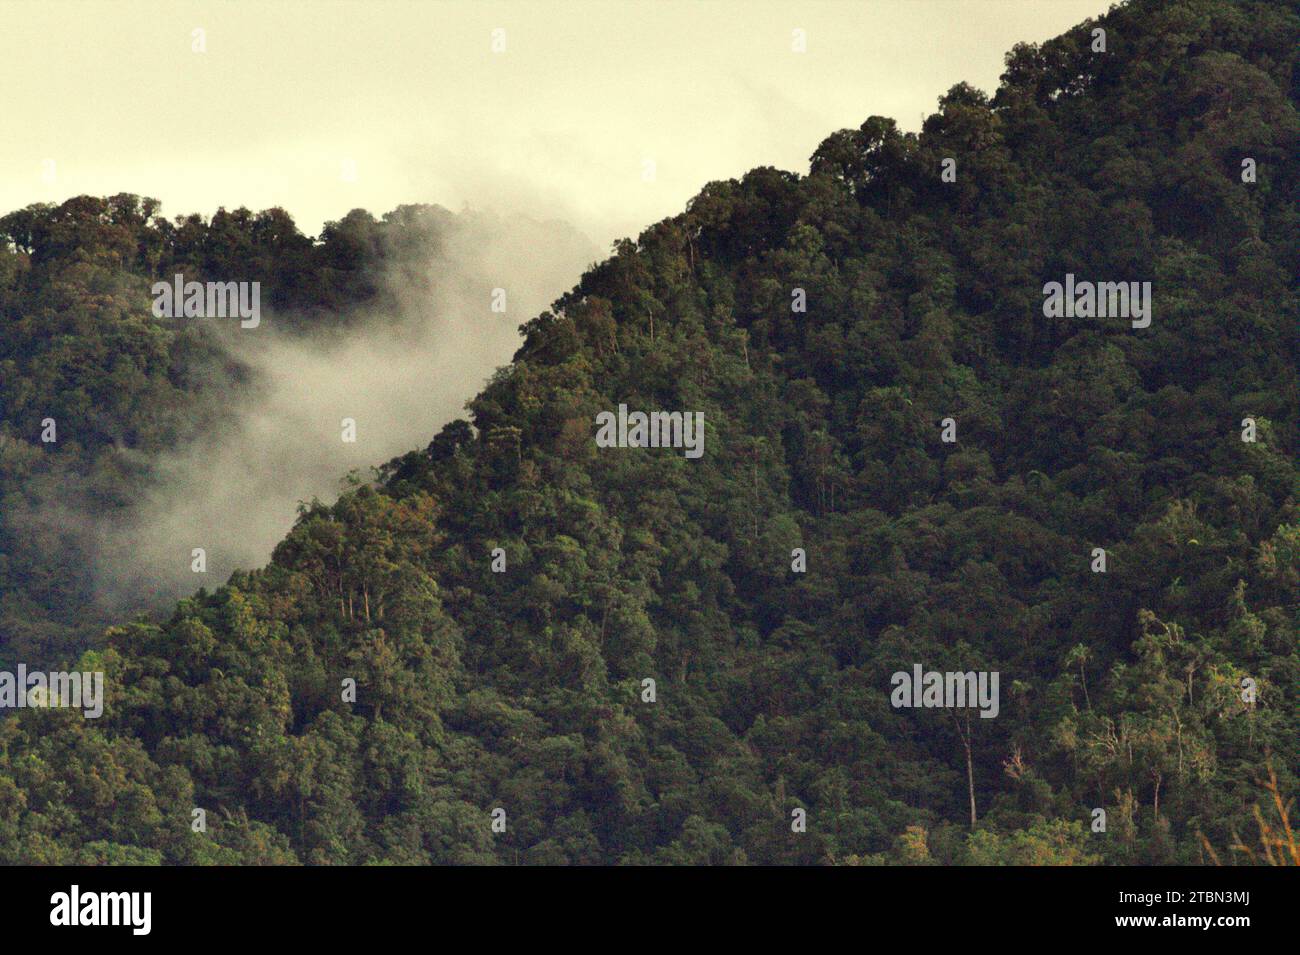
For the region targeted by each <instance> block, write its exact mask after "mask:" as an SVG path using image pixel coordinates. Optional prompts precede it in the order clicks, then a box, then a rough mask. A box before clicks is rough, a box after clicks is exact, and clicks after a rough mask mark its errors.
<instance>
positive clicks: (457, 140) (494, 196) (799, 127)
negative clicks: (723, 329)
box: [0, 0, 1109, 248]
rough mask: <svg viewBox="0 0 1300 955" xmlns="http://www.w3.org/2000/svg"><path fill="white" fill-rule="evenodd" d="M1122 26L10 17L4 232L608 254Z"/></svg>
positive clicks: (632, 13)
mask: <svg viewBox="0 0 1300 955" xmlns="http://www.w3.org/2000/svg"><path fill="white" fill-rule="evenodd" d="M1108 6H1109V0H799V2H777V0H771V2H768V0H749V2H731V0H514V2H504V3H499V2H477V0H366V2H352V0H315V2H298V0H260V2H255V0H201V2H189V0H171V2H138V0H34V2H28V0H0V63H3V64H4V73H3V76H2V77H0V213H2V212H7V211H10V210H12V209H17V208H21V207H22V206H25V205H27V204H29V203H32V202H39V201H61V200H63V199H66V198H67V197H69V196H72V195H77V194H80V193H90V194H95V195H110V194H113V193H117V192H134V193H139V194H142V195H150V196H154V197H156V198H158V199H160V200H162V202H163V212H164V214H166V215H168V216H174V215H176V214H178V213H182V212H184V213H188V212H201V213H203V214H204V215H210V214H211V213H213V212H214V211H215V210H216V209H217V207H218V206H222V205H224V206H226V207H227V208H235V207H237V206H240V205H246V206H248V207H250V208H252V209H262V208H266V207H269V206H273V205H280V206H283V207H284V208H286V209H288V210H289V212H290V213H291V214H292V215H293V216H294V218H295V220H296V221H297V222H298V225H299V227H300V228H301V229H302V230H303V231H304V232H307V233H309V234H315V233H317V232H318V231H319V229H320V226H321V224H322V223H323V222H325V221H327V220H329V219H337V218H340V217H342V216H343V215H344V214H346V213H347V212H348V210H350V209H353V208H356V207H358V206H360V207H364V208H366V209H369V210H370V211H371V212H373V213H375V214H376V215H378V214H381V213H383V212H386V211H388V210H390V209H392V208H393V207H394V206H396V205H398V204H401V203H408V202H435V203H439V204H441V205H444V206H447V207H448V208H451V209H453V210H459V209H460V208H461V207H462V205H463V204H465V203H469V204H470V205H471V206H472V207H474V208H476V209H490V210H496V211H501V212H519V213H524V214H527V215H530V216H533V217H535V218H539V219H547V218H562V219H565V220H567V221H569V222H571V223H572V224H573V225H575V226H576V227H577V228H579V229H581V230H582V231H584V232H585V233H586V234H587V235H588V236H590V237H591V238H592V240H593V241H594V242H595V243H596V244H597V245H598V246H600V247H602V248H608V246H609V243H610V242H612V241H613V240H614V239H616V238H619V237H621V236H624V235H633V236H634V235H636V234H637V233H638V232H639V231H640V230H641V228H643V227H644V226H646V225H648V224H650V223H652V222H655V221H658V220H659V219H662V218H664V217H665V216H669V215H673V214H675V213H677V212H679V211H681V209H682V208H683V206H684V205H685V204H686V202H687V201H688V200H689V199H690V198H691V197H692V196H693V195H695V194H696V192H698V191H699V189H700V187H701V186H703V185H704V184H705V183H706V182H708V181H710V180H713V179H727V178H733V177H738V176H740V175H741V174H743V173H744V172H745V171H746V170H748V169H751V168H753V167H754V166H760V165H772V166H777V167H779V168H782V169H789V170H793V171H795V172H800V173H804V172H807V168H808V157H809V156H810V155H811V153H812V152H813V150H814V149H815V148H816V147H817V144H818V143H819V142H820V141H821V140H822V139H823V138H824V137H825V136H826V135H828V134H829V133H831V132H833V131H834V130H837V129H841V128H844V127H856V126H858V125H860V124H861V123H862V121H863V120H864V119H866V118H867V116H869V115H871V114H873V113H874V114H881V115H885V116H891V117H894V118H895V119H896V120H898V122H899V125H900V126H902V127H903V128H904V129H917V128H918V127H919V125H920V120H921V117H922V115H923V114H924V113H928V112H931V111H933V109H934V108H935V104H936V100H937V98H938V96H939V95H940V94H941V93H943V92H945V91H946V90H947V89H948V88H949V87H951V86H952V85H953V84H954V83H956V82H959V81H961V80H966V81H968V82H970V83H972V84H973V85H975V86H978V87H980V88H981V89H984V90H986V91H988V92H992V91H993V90H994V89H995V88H996V86H997V78H998V76H999V74H1000V73H1001V72H1002V59H1003V55H1004V53H1005V52H1006V51H1007V50H1008V49H1010V47H1011V46H1012V44H1014V43H1015V42H1017V41H1020V40H1029V41H1036V42H1038V41H1042V40H1045V39H1047V38H1049V37H1052V36H1055V35H1057V34H1059V33H1062V32H1064V31H1065V30H1067V29H1069V28H1070V27H1071V26H1073V25H1075V24H1076V23H1078V22H1080V21H1081V20H1084V19H1086V18H1088V17H1090V16H1096V15H1098V14H1101V13H1103V12H1105V10H1106V8H1107V7H1108ZM199 28H201V29H202V30H204V31H206V36H205V39H206V52H202V53H200V52H194V51H193V49H192V46H193V45H194V44H195V42H196V41H195V39H194V33H193V31H194V30H196V29H199ZM498 29H500V30H504V31H505V34H504V35H505V50H504V51H503V52H493V50H492V40H493V31H494V30H498ZM796 29H801V30H803V31H805V34H806V37H807V52H805V53H796V52H793V51H792V49H791V46H792V36H793V31H794V30H796ZM48 160H53V177H52V178H51V177H50V176H49V170H50V167H49V165H48V163H47V161H48ZM646 160H652V161H653V163H654V170H655V176H654V179H653V181H645V179H644V178H643V171H644V170H645V168H646ZM349 162H351V163H352V164H355V176H354V177H353V178H352V179H351V181H349V179H348V178H347V172H346V170H347V165H348V163H349Z"/></svg>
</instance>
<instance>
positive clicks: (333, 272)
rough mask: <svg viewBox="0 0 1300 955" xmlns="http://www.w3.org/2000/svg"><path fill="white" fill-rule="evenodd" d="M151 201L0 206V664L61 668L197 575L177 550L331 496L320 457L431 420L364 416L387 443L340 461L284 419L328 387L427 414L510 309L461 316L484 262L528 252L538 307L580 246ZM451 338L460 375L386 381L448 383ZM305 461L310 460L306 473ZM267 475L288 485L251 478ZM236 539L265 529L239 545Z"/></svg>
mask: <svg viewBox="0 0 1300 955" xmlns="http://www.w3.org/2000/svg"><path fill="white" fill-rule="evenodd" d="M158 209H159V206H158V203H157V202H156V201H155V200H152V199H141V198H139V197H137V196H132V195H118V196H113V197H111V198H106V199H98V198H92V197H89V196H83V197H79V198H74V199H70V200H68V201H67V202H64V203H62V204H60V205H57V206H55V205H48V204H42V205H34V206H30V207H28V208H26V209H23V210H21V211H18V212H14V213H11V214H9V215H6V216H3V217H0V667H3V666H5V665H10V666H12V665H15V664H17V663H19V662H23V663H26V664H28V665H29V666H31V665H33V664H47V663H51V662H54V661H55V660H58V659H67V658H68V657H70V656H75V655H76V654H78V653H79V652H80V651H81V650H84V649H86V648H88V647H90V646H94V645H96V644H97V643H98V638H99V636H100V635H101V634H102V632H103V629H104V627H105V626H106V625H107V624H109V623H113V622H115V621H117V620H120V619H123V618H125V617H128V616H130V615H131V614H133V613H135V612H138V611H156V610H159V609H163V608H166V609H167V610H168V612H169V611H170V607H171V606H174V604H175V601H176V598H177V597H178V596H182V595H184V594H186V593H190V592H192V591H193V589H194V587H195V586H196V582H195V580H196V579H195V577H194V575H193V574H191V573H190V572H189V564H190V558H189V554H190V544H189V543H187V541H190V542H192V543H203V544H205V545H206V547H207V550H209V551H210V552H211V553H210V554H209V557H210V558H211V559H212V561H213V567H212V568H210V569H212V570H214V571H215V569H216V568H217V567H218V566H222V567H224V570H225V574H229V572H230V569H231V568H232V567H235V566H249V565H250V564H251V565H254V566H255V565H256V564H260V563H263V562H264V561H265V560H266V559H267V557H269V555H270V552H271V548H272V546H273V545H274V543H275V542H276V541H278V540H279V538H280V537H281V536H283V534H284V533H285V531H287V530H288V529H289V527H290V526H291V525H292V522H293V517H294V502H295V501H297V500H303V499H310V498H311V497H312V494H313V493H318V491H319V490H320V489H321V488H324V489H331V488H335V489H336V488H337V485H338V478H339V477H340V476H341V475H342V474H343V473H344V471H346V470H347V467H345V466H344V465H343V464H342V463H340V462H342V461H344V460H347V461H348V467H351V466H360V467H362V468H364V469H366V470H367V473H368V470H369V469H370V467H371V466H372V465H374V464H375V463H376V462H377V461H382V460H383V458H382V457H379V456H378V455H379V453H382V454H384V455H385V456H386V455H388V454H391V453H393V452H394V451H397V450H405V449H406V448H407V447H409V446H410V443H409V442H411V441H414V440H420V439H423V440H427V434H429V433H430V431H431V430H433V426H432V425H430V424H429V423H428V422H427V421H425V422H423V423H416V422H411V423H410V424H407V425H406V426H405V427H404V428H394V427H393V422H392V421H391V420H388V421H385V420H383V416H377V415H374V414H373V413H372V414H371V416H370V418H369V419H368V420H367V421H366V425H367V428H368V430H369V432H370V433H371V435H372V436H373V435H374V434H375V432H376V430H377V429H379V428H380V427H383V426H385V425H386V428H385V430H386V431H388V432H396V433H397V434H398V435H406V437H405V438H401V437H396V436H389V437H388V438H386V439H385V440H384V441H382V442H379V446H381V447H383V451H382V452H376V451H375V450H374V449H375V447H376V442H374V441H371V442H363V443H360V444H357V445H355V450H354V451H352V452H351V453H350V454H349V455H347V456H346V457H342V458H341V457H339V456H338V455H337V454H333V455H331V454H329V453H327V452H326V451H324V450H316V449H317V448H319V445H321V444H324V442H323V441H320V440H319V439H318V437H317V435H316V434H314V433H313V432H311V431H309V430H307V429H302V428H299V429H298V431H299V432H300V433H295V426H297V425H299V424H300V423H302V422H311V421H316V420H319V421H320V422H321V425H322V426H323V427H325V428H337V425H338V420H339V419H338V417H337V415H335V416H334V417H333V420H332V422H331V421H330V420H329V419H330V414H329V412H331V411H332V410H333V409H332V408H331V407H330V405H331V398H332V397H334V396H335V395H339V396H344V397H346V396H347V395H349V393H350V392H356V391H361V392H364V397H365V399H366V402H368V403H366V402H355V401H352V400H351V399H348V401H347V404H348V408H349V413H352V414H357V413H358V409H359V408H365V409H366V410H371V409H372V406H373V405H375V404H377V403H380V402H382V401H383V400H384V399H389V400H390V401H391V404H392V414H391V415H389V416H388V417H389V418H390V419H391V417H392V415H396V414H398V413H400V412H402V411H408V412H410V411H415V412H418V414H420V415H422V416H429V415H433V414H440V415H441V417H440V418H439V419H438V420H439V422H441V421H445V420H447V417H448V416H450V415H452V414H454V413H455V412H456V411H457V410H459V408H460V407H461V405H462V404H463V402H464V397H465V394H466V393H469V390H470V389H472V388H477V387H478V386H479V385H481V383H482V381H483V380H484V379H485V378H486V377H487V375H488V374H490V372H491V370H492V369H493V368H494V367H496V366H497V365H499V364H500V362H501V361H502V360H504V359H506V358H508V357H509V355H510V353H511V351H513V349H514V348H515V347H516V346H517V341H518V336H517V334H516V333H515V326H516V325H517V323H518V319H514V320H511V319H509V318H508V317H507V316H505V315H501V316H493V317H494V318H496V322H495V323H494V327H492V328H485V327H483V322H482V320H481V319H479V315H480V313H482V312H483V311H484V310H485V306H483V305H481V304H479V303H482V302H486V301H487V295H488V290H489V288H490V286H491V284H492V279H493V276H497V279H496V280H497V281H499V280H500V279H499V276H500V273H501V272H502V271H503V268H502V262H511V261H515V260H517V258H518V255H519V251H520V249H521V248H527V247H528V243H530V242H531V243H533V244H536V243H537V242H539V241H542V240H545V241H546V242H547V243H548V246H547V248H545V249H543V250H541V251H540V252H539V253H538V254H536V255H535V256H533V257H532V260H531V261H530V262H529V264H528V266H527V267H515V268H513V269H512V270H511V272H512V275H513V278H514V280H515V281H514V282H513V283H512V288H511V291H512V292H513V293H514V295H515V304H516V305H517V306H519V305H522V303H524V302H530V301H531V302H534V303H535V304H534V307H540V306H541V305H542V304H544V303H546V302H549V301H550V299H551V298H552V297H553V296H554V294H555V291H556V289H561V288H564V287H565V285H562V284H553V283H554V280H553V279H550V280H549V281H547V280H544V277H545V276H547V275H550V274H563V275H564V276H565V279H564V281H565V282H566V283H567V282H568V281H571V276H572V274H574V273H573V271H572V270H574V269H580V268H581V267H582V265H584V264H587V263H590V262H591V261H593V260H594V258H595V257H596V252H595V250H594V248H589V242H588V241H587V240H586V239H585V238H580V237H579V235H578V233H576V232H575V231H574V230H572V229H571V228H570V227H568V226H565V225H564V224H562V223H534V222H532V221H531V220H528V219H526V218H524V217H513V218H510V219H505V220H503V219H502V218H501V217H497V216H493V215H491V214H486V213H477V212H472V211H470V210H468V209H467V210H465V211H464V212H462V213H460V214H458V215H457V214H453V213H451V212H449V211H447V210H446V209H442V208H440V207H437V206H402V207H399V208H397V209H395V210H393V211H392V212H390V213H387V214H385V215H384V216H383V217H382V219H379V220H376V219H375V218H374V217H372V216H371V215H370V214H369V213H367V212H364V211H362V210H355V211H353V212H351V213H349V214H348V215H347V216H345V217H344V218H343V219H342V220H340V221H338V222H331V223H327V224H326V226H325V228H324V230H323V232H322V235H321V236H320V238H319V239H318V240H315V241H313V240H312V239H311V238H309V237H308V236H305V235H303V234H302V233H301V232H300V231H299V230H298V228H297V227H296V226H295V224H294V223H293V221H292V220H291V219H290V218H289V216H288V215H287V214H286V213H285V212H284V211H283V210H281V209H271V210H268V211H265V212H261V213H256V214H254V213H251V212H249V211H248V210H247V209H237V210H235V211H234V212H227V211H226V210H224V209H222V210H219V211H218V212H217V213H216V214H215V215H214V216H213V217H212V218H211V219H210V220H207V219H204V218H202V217H200V216H198V215H187V216H180V217H177V218H176V219H175V220H168V219H165V218H163V217H162V216H161V215H160V214H159V211H158ZM178 274H179V275H182V276H183V277H184V278H185V279H186V281H193V282H198V283H204V282H208V281H213V282H227V281H242V282H245V283H248V284H252V283H258V285H259V287H260V288H261V289H264V290H265V295H260V294H259V296H258V307H259V310H260V311H261V312H264V313H265V316H264V318H265V322H264V323H263V320H262V316H259V317H258V318H257V319H256V320H249V321H247V323H245V322H243V321H241V320H239V319H238V318H237V317H235V318H232V319H231V320H230V321H225V320H218V321H206V320H199V319H195V318H190V319H171V318H165V317H158V316H155V315H154V309H153V294H152V286H153V283H154V282H155V280H159V279H161V280H162V281H163V282H164V283H165V285H166V286H168V287H171V286H172V284H173V283H174V280H175V276H176V275H178ZM538 286H549V287H548V288H546V289H545V291H544V292H543V291H542V289H541V288H539V287H538ZM469 315H473V316H474V318H475V319H479V320H477V321H476V322H475V326H476V327H474V328H473V329H472V330H471V331H465V330H462V326H467V325H468V324H469V321H470V319H469ZM245 324H247V325H249V326H254V327H253V328H246V327H244V326H245ZM470 334H472V335H473V341H472V347H471V345H470V344H467V343H466V341H465V340H464V339H465V338H466V337H467V335H470ZM453 351H454V352H456V355H455V357H454V365H453V367H454V368H456V369H461V370H464V375H463V376H462V384H463V387H464V389H465V390H455V388H454V384H455V381H454V380H448V381H446V382H445V384H444V383H441V382H440V383H439V384H440V386H441V387H439V388H428V387H426V388H423V389H421V392H420V394H418V395H411V396H410V397H407V398H405V399H404V400H403V392H404V391H408V392H409V391H413V389H408V388H407V387H406V385H407V381H406V380H405V378H406V377H415V378H417V379H420V380H427V379H428V377H429V376H431V375H438V376H441V377H443V378H446V366H447V365H448V364H449V362H448V361H447V360H446V358H445V356H446V355H449V354H450V353H451V352H453ZM417 362H418V363H420V364H419V365H417ZM372 366H373V367H372ZM475 372H477V374H475ZM345 373H346V374H345ZM330 378H335V379H337V378H346V380H345V381H338V382H337V383H332V382H331V381H330V380H329V379H330ZM313 379H314V380H313ZM444 392H445V393H446V394H444ZM448 394H454V399H453V400H451V402H450V403H447V395H448ZM439 409H440V410H439ZM412 416H414V415H412ZM335 433H337V432H335ZM313 442H315V443H314V444H313ZM336 446H337V443H336ZM367 450H368V451H369V452H370V455H369V456H367ZM294 453H297V455H298V457H297V458H290V457H289V455H292V454H294ZM241 457H246V458H248V460H243V461H241V460H240V458H241ZM314 471H326V472H327V473H326V474H324V475H323V477H322V479H320V480H316V481H311V482H303V476H304V475H309V474H313V472H314ZM223 483H225V484H227V485H229V486H231V490H230V493H225V492H224V491H223V490H222V487H221V485H222V484H223ZM302 483H305V484H306V486H298V485H299V484H302ZM286 484H289V485H290V489H289V490H288V492H287V500H286V499H283V498H285V496H286V495H285V494H280V495H269V494H267V493H266V492H267V486H268V485H270V486H283V485H286ZM259 493H260V494H261V497H260V498H258V499H257V500H250V499H249V498H250V497H255V496H257V495H258V494H259ZM336 493H337V492H336ZM187 498H202V499H203V500H200V501H194V502H193V503H192V504H191V505H187V504H186V499H187ZM223 507H224V508H225V510H226V513H224V514H221V513H219V511H220V509H221V508H223ZM236 511H237V513H235V512H236ZM214 524H219V525H220V526H221V529H222V530H223V533H222V534H216V533H215V530H216V528H214V526H213V525H214ZM262 524H265V525H266V527H265V530H264V529H263V527H262V526H260V525H262ZM154 525H157V526H154ZM253 534H257V535H258V536H259V538H264V539H259V541H257V542H256V543H243V542H242V538H241V535H243V537H247V536H250V535H253ZM237 541H238V542H239V543H238V546H237V554H229V553H223V552H222V551H223V547H222V545H223V544H226V545H231V544H233V543H234V542H237ZM173 551H174V554H173V553H172V552H173ZM237 557H238V558H240V559H236V558H237ZM225 574H223V575H222V576H221V577H220V578H219V579H221V580H224V579H225ZM187 578H188V579H187ZM207 579H208V580H212V579H218V578H214V577H209V578H207Z"/></svg>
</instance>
